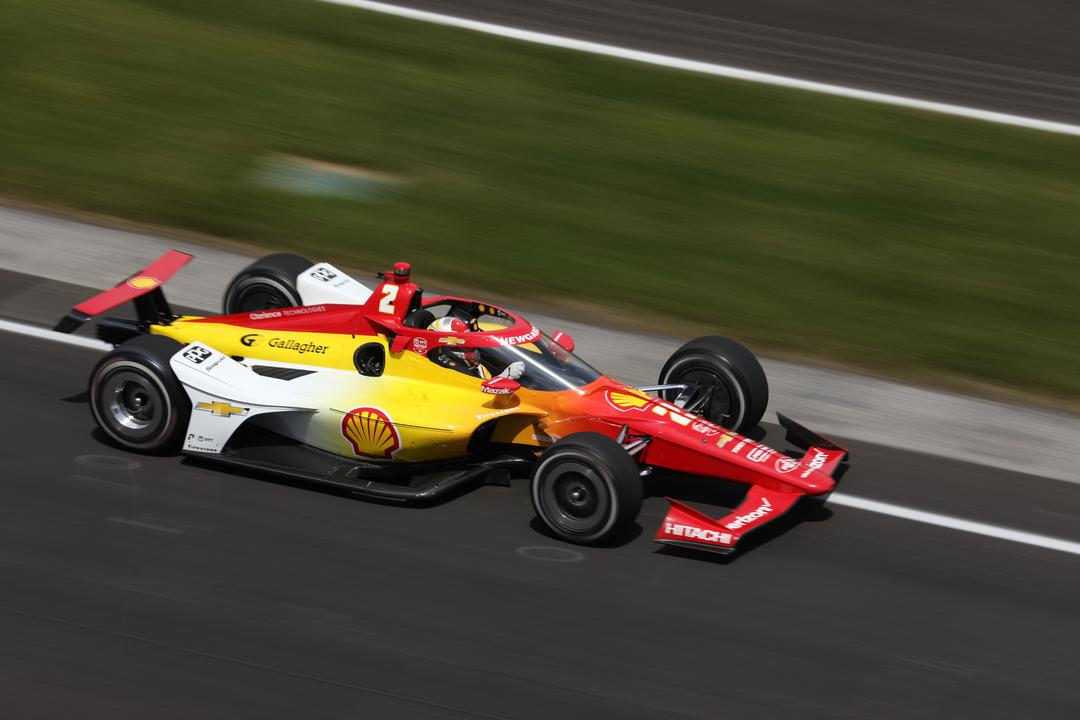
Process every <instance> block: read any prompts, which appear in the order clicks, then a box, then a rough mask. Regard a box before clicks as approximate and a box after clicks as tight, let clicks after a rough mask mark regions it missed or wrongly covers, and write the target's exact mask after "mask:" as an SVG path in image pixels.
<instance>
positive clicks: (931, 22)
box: [391, 0, 1080, 123]
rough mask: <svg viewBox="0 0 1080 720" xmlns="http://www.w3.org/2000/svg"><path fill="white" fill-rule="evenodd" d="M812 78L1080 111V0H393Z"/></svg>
mask: <svg viewBox="0 0 1080 720" xmlns="http://www.w3.org/2000/svg"><path fill="white" fill-rule="evenodd" d="M391 4H395V5H400V6H404V7H410V8H416V9H422V10H429V11H434V12H440V13H445V14H448V15H453V16H455V17H462V18H467V19H471V20H481V21H486V22H492V23H496V24H502V25H507V26H511V27H515V28H521V29H525V30H534V31H538V32H546V33H550V34H553V35H561V36H565V37H571V38H574V39H578V40H589V41H593V42H600V43H605V44H609V45H617V46H620V47H627V48H631V49H634V50H644V51H649V52H655V53H660V54H664V55H672V56H675V57H680V58H686V59H690V60H702V61H707V62H713V63H717V64H723V65H730V66H734V67H739V68H743V69H748V70H757V71H761V72H769V73H774V74H778V75H785V76H789V77H795V78H799V79H804V80H814V81H818V82H825V83H833V84H836V85H842V86H846V87H852V88H858V89H862V90H874V91H879V92H885V93H892V94H895V95H901V96H905V97H911V98H917V99H920V100H932V101H937V102H944V103H951V104H956V105H963V106H969V107H975V108H979V109H984V110H994V111H998V112H1006V113H1013V114H1017V115H1024V116H1030V117H1035V118H1040V119H1046V120H1056V121H1061V122H1074V123H1075V122H1078V121H1080V52H1078V51H1077V42H1076V30H1077V28H1080V4H1077V3H1074V2H1067V1H1063V0H1025V1H1024V2H1018V1H1017V0H875V2H866V1H865V0H829V2H818V3H811V2H805V0H756V1H755V2H735V1H734V0H591V1H589V2H573V1H567V0H531V1H530V2H516V1H515V0H392V3H391Z"/></svg>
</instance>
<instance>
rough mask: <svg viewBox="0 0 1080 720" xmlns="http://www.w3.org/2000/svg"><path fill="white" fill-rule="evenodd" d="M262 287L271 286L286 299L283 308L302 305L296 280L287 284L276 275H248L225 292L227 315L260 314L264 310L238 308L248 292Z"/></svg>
mask: <svg viewBox="0 0 1080 720" xmlns="http://www.w3.org/2000/svg"><path fill="white" fill-rule="evenodd" d="M260 286H262V287H267V286H269V287H270V288H272V289H273V290H274V291H275V292H277V293H279V294H280V295H281V296H282V297H283V298H285V304H284V305H282V307H296V306H297V305H300V303H301V300H300V293H299V292H298V291H297V290H296V284H295V280H294V281H293V283H287V282H283V281H282V280H281V278H279V277H277V276H276V275H269V274H265V275H262V274H260V275H247V276H241V277H238V278H236V279H235V280H233V281H232V283H230V285H229V289H228V290H227V291H226V292H225V303H224V305H225V307H224V310H225V313H226V314H227V315H231V314H233V313H240V312H258V310H261V309H262V308H252V309H250V310H243V309H241V308H238V307H237V304H238V303H239V300H240V298H241V297H242V296H243V295H244V293H245V292H246V291H248V290H251V289H252V288H257V287H260Z"/></svg>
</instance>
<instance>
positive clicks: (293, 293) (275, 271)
mask: <svg viewBox="0 0 1080 720" xmlns="http://www.w3.org/2000/svg"><path fill="white" fill-rule="evenodd" d="M314 264H315V263H313V262H311V261H310V260H308V259H307V258H305V257H303V256H300V255H293V254H291V253H277V254H275V255H267V256H266V257H264V258H262V259H260V260H256V261H255V262H253V263H252V264H251V265H248V266H247V267H246V268H244V269H243V270H241V271H240V272H239V273H238V274H237V276H236V277H235V278H233V280H232V282H231V283H229V287H228V288H227V289H226V290H225V300H224V303H223V305H224V309H225V314H226V315H231V314H233V313H243V312H255V311H258V310H276V309H277V308H283V307H296V306H297V305H301V304H303V301H302V300H301V298H300V292H299V291H298V290H297V289H296V278H297V276H299V275H300V273H302V272H304V271H305V270H307V269H308V268H309V267H311V266H312V265H314Z"/></svg>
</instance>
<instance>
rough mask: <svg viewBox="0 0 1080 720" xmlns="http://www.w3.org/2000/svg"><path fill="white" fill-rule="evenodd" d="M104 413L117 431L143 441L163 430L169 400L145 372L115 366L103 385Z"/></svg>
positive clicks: (101, 395)
mask: <svg viewBox="0 0 1080 720" xmlns="http://www.w3.org/2000/svg"><path fill="white" fill-rule="evenodd" d="M99 397H100V400H99V408H100V410H101V415H102V417H103V418H104V419H105V421H106V422H107V423H108V424H109V425H110V428H111V429H112V431H113V432H114V433H116V434H117V435H119V436H121V437H123V438H125V439H127V440H130V441H131V442H136V443H138V442H144V441H146V440H149V439H152V438H154V437H155V436H157V435H158V434H159V433H160V432H161V428H162V427H163V426H164V424H165V423H166V421H167V419H168V417H167V416H168V403H167V401H166V400H165V398H163V397H162V396H161V391H160V390H159V389H158V388H157V387H156V385H155V383H154V382H153V381H152V380H151V379H150V378H148V377H147V376H146V375H145V374H143V373H141V372H139V371H137V370H133V369H121V370H115V371H113V372H111V373H109V374H108V375H106V376H105V377H104V378H103V379H102V381H101V385H100V393H99Z"/></svg>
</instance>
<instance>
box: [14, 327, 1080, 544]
mask: <svg viewBox="0 0 1080 720" xmlns="http://www.w3.org/2000/svg"><path fill="white" fill-rule="evenodd" d="M0 331H6V332H12V333H18V334H20V335H29V336H30V337H36V338H40V339H42V340H51V341H52V342H59V343H66V344H68V345H74V346H76V347H82V348H90V349H93V350H111V349H112V346H111V345H109V344H108V343H104V342H102V341H100V340H92V339H90V338H84V337H76V336H74V335H65V334H64V333H58V332H56V331H54V330H48V329H46V328H43V327H38V326H36V325H27V324H25V323H20V322H13V321H11V320H3V319H0ZM829 503H830V504H833V505H846V506H847V507H853V508H858V509H859V510H865V511H867V512H873V513H879V514H881V515H891V516H892V517H897V518H903V519H904V520H911V521H914V522H919V523H924V524H927V525H937V526H938V527H943V528H949V529H951V530H960V531H961V532H967V533H973V534H975V535H985V536H986V537H992V538H997V539H998V540H1009V541H1011V542H1016V543H1022V544H1024V545H1032V546H1034V547H1041V548H1046V549H1048V550H1057V551H1058V552H1064V553H1071V554H1073V555H1080V542H1072V541H1069V540H1062V539H1060V538H1054V537H1049V536H1047V535H1037V534H1035V533H1029V532H1024V531H1022V530H1013V529H1012V528H1006V527H1000V526H998V525H987V524H985V523H980V522H974V521H972V520H964V519H963V518H955V517H950V516H949V515H939V514H937V513H932V512H926V511H924V510H915V509H914V508H907V507H904V506H902V505H893V504H891V503H884V502H879V501H877V500H868V499H866V498H860V497H853V496H851V495H844V494H841V493H833V494H832V495H831V496H830V497H829ZM110 519H111V518H110ZM125 522H126V521H125Z"/></svg>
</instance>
